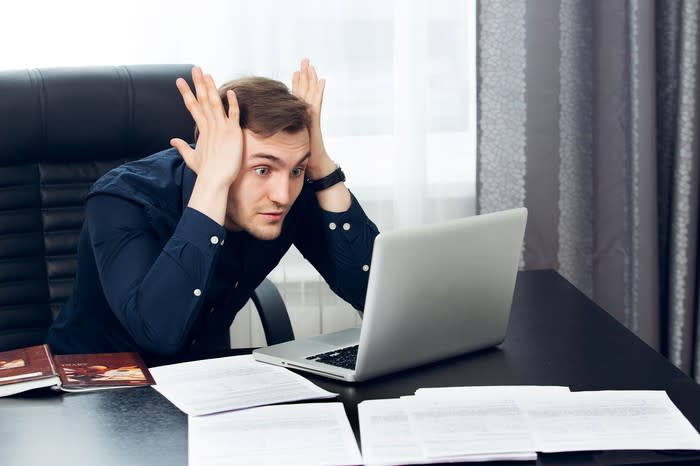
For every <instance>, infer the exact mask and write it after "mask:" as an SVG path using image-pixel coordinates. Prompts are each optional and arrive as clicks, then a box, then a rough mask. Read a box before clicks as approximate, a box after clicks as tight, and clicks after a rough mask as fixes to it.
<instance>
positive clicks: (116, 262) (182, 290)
mask: <svg viewBox="0 0 700 466" xmlns="http://www.w3.org/2000/svg"><path fill="white" fill-rule="evenodd" d="M104 212H110V214H109V215H104ZM85 222H86V226H87V228H88V232H89V238H90V245H91V247H92V250H93V252H94V256H95V262H96V266H97V270H98V274H99V278H100V282H101V284H102V289H103V291H104V294H105V297H106V298H107V303H108V304H109V306H110V308H111V309H112V311H113V312H114V314H115V315H116V317H117V318H118V319H119V321H120V322H121V324H122V325H123V326H124V328H125V329H126V330H127V331H128V333H129V334H130V335H131V337H132V338H133V339H134V341H135V342H136V344H137V345H138V346H139V347H141V348H144V349H146V350H147V351H149V352H153V353H157V354H162V355H169V354H174V353H176V352H178V351H180V350H181V349H182V348H183V346H184V345H185V344H186V343H187V341H186V338H187V336H188V334H189V331H190V329H191V327H192V325H193V323H194V322H195V320H196V317H197V315H198V313H199V312H200V310H201V306H202V302H203V300H204V297H205V296H206V293H207V288H208V283H209V280H210V277H211V274H212V272H213V270H214V266H215V262H216V256H217V254H218V251H219V249H220V246H221V244H222V243H223V240H224V239H225V235H226V232H225V230H224V228H223V227H221V226H220V225H218V224H217V223H216V222H214V221H212V220H211V219H210V218H208V217H207V216H205V215H204V214H202V213H200V212H198V211H196V210H194V209H191V208H187V209H185V211H184V212H183V215H182V217H181V218H180V221H179V223H178V224H177V226H176V228H175V231H174V233H173V235H172V237H171V238H170V239H169V240H168V241H167V242H166V244H165V245H161V243H160V241H159V239H158V237H157V236H156V235H155V233H154V231H153V229H152V227H151V225H150V223H149V219H148V216H147V214H146V212H145V210H144V208H143V207H142V206H141V205H139V204H135V203H132V202H129V201H126V200H124V199H121V198H118V197H114V196H110V195H97V196H94V197H91V198H90V199H88V202H87V205H86V217H85ZM212 238H217V240H216V241H213V240H212Z"/></svg>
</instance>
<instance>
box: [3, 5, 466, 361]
mask: <svg viewBox="0 0 700 466" xmlns="http://www.w3.org/2000/svg"><path fill="white" fill-rule="evenodd" d="M474 12H475V2H473V1H471V0H470V1H467V2H465V1H463V0H445V1H441V2H431V3H430V4H428V2H427V0H395V1H387V0H383V1H374V0H354V1H343V0H298V1H294V2H290V1H283V0H256V1H250V0H202V1H200V2H197V3H196V5H195V4H193V3H192V2H185V1H184V0H152V1H137V0H122V1H120V2H119V3H118V4H113V3H105V4H104V5H103V4H102V3H101V2H94V1H89V0H66V1H62V2H48V1H47V2H38V3H37V2H26V3H22V2H14V3H12V4H11V5H6V6H5V7H4V9H3V18H4V22H3V24H4V27H3V28H2V29H0V40H2V42H3V43H5V44H12V47H5V49H4V50H3V56H2V58H0V68H4V69H8V68H33V67H44V66H82V65H119V64H135V63H192V64H197V65H200V66H202V68H203V69H204V70H205V71H206V72H209V73H211V74H212V75H213V77H214V78H215V81H216V82H217V83H219V84H220V83H223V82H224V81H227V80H230V79H233V78H236V77H240V76H244V75H251V74H255V75H262V76H269V77H272V78H275V79H279V80H281V81H283V82H285V83H287V84H288V85H289V84H291V83H290V80H291V74H292V72H293V71H294V70H295V67H298V65H299V61H300V60H301V59H302V58H303V57H309V58H310V59H311V61H312V63H314V64H315V65H316V67H317V69H318V71H319V74H320V76H321V77H323V78H326V79H327V86H326V93H325V99H324V105H323V109H324V112H323V115H322V118H323V121H322V126H323V131H324V137H325V142H326V147H327V149H328V151H329V153H330V154H331V156H332V157H333V158H334V159H336V160H337V161H338V162H339V163H340V164H341V166H342V167H343V171H344V172H345V173H346V175H347V177H348V181H347V184H348V186H349V188H350V189H351V190H352V191H353V193H354V194H355V195H356V197H357V198H358V199H359V200H360V202H361V203H362V206H363V208H364V209H365V211H366V212H367V213H368V215H369V216H370V217H371V218H372V219H373V220H374V221H375V223H377V225H378V227H379V228H380V230H381V231H387V230H391V229H394V228H397V227H403V226H409V225H415V224H422V223H428V222H434V221H438V220H442V219H447V218H454V217H461V216H465V215H470V214H473V213H474V212H475V189H476V188H475V182H476V175H475V166H476V162H475V156H474V152H475V146H476V138H475V132H476V130H475V128H476V123H475V113H476V112H475V110H474V108H475V99H474V98H473V97H471V95H470V92H471V91H470V89H471V88H473V89H474V92H475V88H476V84H475V79H474V78H473V77H472V74H473V73H475V65H474V57H475V55H474V51H475V49H476V47H475V45H474V43H473V41H474V39H473V37H475V33H474V29H475V28H474V27H473V26H470V21H471V22H475V17H474ZM472 36H473V37H472ZM465 83H468V84H467V85H465ZM270 278H271V279H272V280H273V281H274V282H275V283H276V284H277V286H278V288H279V290H280V292H281V294H282V296H283V298H284V300H285V303H286V304H287V308H288V310H289V313H290V317H291V320H292V325H293V327H294V330H295V333H296V335H297V336H299V337H304V336H309V335H313V334H318V333H320V332H327V331H332V330H336V329H340V328H346V327H348V326H352V325H356V324H358V323H359V322H360V318H359V316H358V314H357V313H356V312H355V311H354V310H353V309H352V308H351V307H350V306H349V305H348V304H346V303H345V302H343V301H342V300H339V299H338V298H337V297H336V296H335V295H334V294H333V293H332V292H331V291H330V290H329V289H328V287H327V285H326V284H325V282H324V281H323V280H322V279H321V278H320V276H319V275H318V274H317V273H316V271H315V270H314V269H313V268H312V267H311V266H310V265H309V264H308V263H306V262H305V261H304V260H303V258H302V257H301V255H300V254H299V253H298V252H297V251H296V250H295V249H292V250H291V251H290V253H289V254H288V255H287V256H286V257H285V259H284V260H283V261H282V262H281V263H280V265H279V266H278V267H277V268H276V269H275V270H274V271H273V272H272V274H271V276H270ZM232 342H233V345H234V346H239V347H249V346H262V345H264V344H265V341H264V337H263V333H262V328H261V325H260V322H259V320H258V318H257V314H256V312H255V311H254V310H253V306H252V305H251V304H248V305H247V306H246V309H245V310H244V311H242V312H241V313H239V315H238V316H237V318H236V322H234V326H233V328H232Z"/></svg>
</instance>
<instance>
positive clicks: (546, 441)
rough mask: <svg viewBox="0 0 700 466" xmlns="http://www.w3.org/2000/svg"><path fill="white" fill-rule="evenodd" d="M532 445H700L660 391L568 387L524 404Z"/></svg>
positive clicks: (581, 447)
mask: <svg viewBox="0 0 700 466" xmlns="http://www.w3.org/2000/svg"><path fill="white" fill-rule="evenodd" d="M525 410H526V412H527V416H528V418H529V423H530V426H531V428H532V431H533V433H534V435H535V439H536V442H537V448H538V451H542V452H559V451H581V450H674V449H700V435H698V432H697V431H696V430H695V428H693V426H692V424H690V422H689V421H688V420H687V419H686V418H685V416H683V413H681V412H680V410H679V409H678V408H677V407H676V406H675V405H674V404H673V402H672V401H671V399H670V398H669V397H668V395H667V394H666V392H663V391H642V390H634V391H596V392H572V393H569V394H566V396H554V397H551V398H550V399H549V400H539V401H538V402H537V403H535V404H529V405H528V407H527V408H525Z"/></svg>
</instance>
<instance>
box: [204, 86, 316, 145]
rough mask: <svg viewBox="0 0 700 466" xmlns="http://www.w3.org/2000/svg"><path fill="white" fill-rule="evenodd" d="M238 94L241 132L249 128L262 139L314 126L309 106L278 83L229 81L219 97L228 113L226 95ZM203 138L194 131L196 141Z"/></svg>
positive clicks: (221, 89)
mask: <svg viewBox="0 0 700 466" xmlns="http://www.w3.org/2000/svg"><path fill="white" fill-rule="evenodd" d="M229 89H232V90H233V91H234V92H235V93H236V99H237V100H238V108H239V110H240V125H241V128H247V129H249V130H251V131H253V132H254V133H256V134H258V135H260V136H262V137H270V136H272V135H274V134H276V133H279V132H280V131H284V132H287V133H297V132H299V131H302V130H304V129H309V127H310V126H311V116H310V114H309V108H308V105H307V104H306V103H305V102H303V101H302V100H301V99H299V98H298V97H296V96H294V95H292V93H291V92H289V88H287V86H285V85H284V84H283V83H281V82H279V81H275V80H274V79H269V78H263V77H259V76H251V77H247V78H241V79H236V80H233V81H229V82H227V83H226V84H224V85H222V86H221V87H219V97H221V101H222V102H223V104H224V110H225V111H226V113H228V99H227V98H226V92H227V91H228V90H229ZM198 136H199V130H198V128H197V127H195V129H194V137H195V140H196V139H197V137H198Z"/></svg>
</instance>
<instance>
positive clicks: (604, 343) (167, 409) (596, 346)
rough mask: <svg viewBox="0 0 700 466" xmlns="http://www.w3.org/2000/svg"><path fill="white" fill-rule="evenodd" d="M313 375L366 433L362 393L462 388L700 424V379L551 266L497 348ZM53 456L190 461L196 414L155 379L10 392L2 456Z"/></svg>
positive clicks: (591, 459)
mask: <svg viewBox="0 0 700 466" xmlns="http://www.w3.org/2000/svg"><path fill="white" fill-rule="evenodd" d="M307 377H308V378H309V379H310V380H312V381H313V382H315V383H317V384H318V385H320V386H322V387H323V388H326V389H328V390H331V391H334V392H337V393H340V399H341V400H342V401H343V403H344V404H345V408H346V411H347V414H348V417H349V419H350V422H351V424H352V426H353V429H354V431H355V435H356V436H359V435H358V434H359V428H358V421H357V409H356V406H357V403H359V402H360V401H362V400H369V399H377V398H395V397H398V396H401V395H410V394H413V392H414V391H415V390H416V389H418V388H421V387H437V386H451V385H525V384H538V385H565V386H569V387H571V389H572V390H603V389H612V390H622V389H652V390H666V391H667V392H668V394H669V396H670V397H671V399H672V400H673V401H674V402H675V403H676V405H677V406H678V407H679V408H680V409H681V411H682V412H683V413H684V414H685V416H686V417H687V418H688V419H689V420H690V422H691V423H692V424H693V425H694V426H695V428H696V429H700V386H698V385H697V384H696V383H695V382H694V381H693V380H691V379H690V378H688V377H687V376H686V375H684V374H683V373H682V372H681V371H679V370H678V369H676V368H675V367H674V366H673V365H671V364H670V363H669V362H668V361H667V360H666V359H665V358H663V357H662V356H660V355H659V354H658V353H656V352H654V351H653V350H652V349H651V348H649V347H648V346H647V345H646V344H644V343H643V342H642V341H641V340H639V339H638V338H637V337H636V336H634V335H633V334H632V333H631V332H629V331H628V330H627V329H625V328H624V327H623V326H622V325H620V324H619V323H618V322H617V321H616V320H615V319H614V318H612V317H611V316H610V315H609V314H607V313H606V312H605V311H603V310H602V309H600V308H599V307H597V306H596V305H595V304H593V303H592V302H591V301H590V300H588V299H587V298H586V297H585V296H584V295H583V294H581V293H580V292H579V291H578V290H576V288H574V287H573V286H572V285H571V284H570V283H568V282H567V281H566V280H564V279H563V278H562V277H561V276H559V275H558V274H557V273H556V272H553V271H549V270H542V271H529V272H520V273H519V274H518V280H517V286H516V291H515V296H514V300H513V311H512V317H511V322H510V326H509V330H508V336H507V338H506V341H505V342H504V343H503V344H502V345H500V346H499V347H498V348H495V349H490V350H485V351H481V352H478V353H475V354H471V355H467V356H462V357H459V358H454V359H451V360H448V361H443V362H440V363H437V364H432V365H430V366H428V367H423V368H418V369H414V370H411V371H406V372H402V373H399V374H395V375H393V376H386V377H382V378H380V379H376V380H372V381H369V382H365V383H362V384H347V383H344V382H335V381H331V380H326V379H322V378H320V377H316V376H312V375H307ZM681 462H688V463H690V462H700V453H694V452H693V453H690V454H687V455H683V454H678V455H672V454H668V453H664V452H654V451H640V452H636V451H628V452H624V451H606V452H584V453H561V454H546V455H540V456H539V459H538V461H537V464H542V465H547V464H562V463H566V464H600V465H613V464H664V463H667V464H679V463H681ZM44 463H45V464H51V465H57V466H58V465H70V466H76V465H94V464H99V465H105V466H109V465H141V464H143V465H168V466H176V465H186V464H187V417H186V416H185V415H184V414H183V413H181V412H180V411H179V410H177V408H175V407H174V406H172V405H171V404H170V402H168V401H167V400H166V399H164V398H163V397H162V396H160V394H158V393H157V392H156V391H155V390H153V389H151V388H135V389H126V390H109V391H104V392H92V393H83V394H65V395H48V394H46V393H38V394H37V393H32V394H24V395H22V396H15V397H10V398H3V399H0V464H2V465H3V466H15V465H38V464H44ZM487 464H494V463H487ZM498 464H503V463H498ZM513 464H520V465H522V464H533V463H532V462H529V463H524V462H517V463H513Z"/></svg>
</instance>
